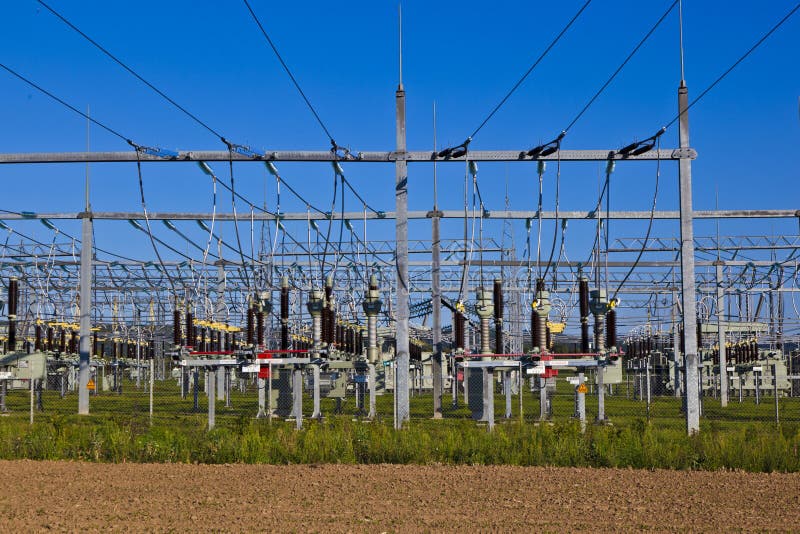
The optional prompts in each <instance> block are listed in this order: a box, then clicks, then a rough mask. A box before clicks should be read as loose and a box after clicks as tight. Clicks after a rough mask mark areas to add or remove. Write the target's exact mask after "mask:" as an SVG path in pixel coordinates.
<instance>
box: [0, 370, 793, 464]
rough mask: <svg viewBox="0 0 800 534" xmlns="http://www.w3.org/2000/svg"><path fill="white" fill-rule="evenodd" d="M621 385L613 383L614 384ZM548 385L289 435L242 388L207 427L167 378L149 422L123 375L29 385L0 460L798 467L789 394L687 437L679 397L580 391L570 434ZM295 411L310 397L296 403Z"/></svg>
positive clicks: (565, 412) (383, 407) (417, 400)
mask: <svg viewBox="0 0 800 534" xmlns="http://www.w3.org/2000/svg"><path fill="white" fill-rule="evenodd" d="M623 387H624V385H623ZM571 391H572V390H571V387H570V386H569V385H568V384H566V383H565V382H562V385H561V386H559V389H558V391H557V394H556V395H555V396H554V398H553V414H554V415H553V418H552V420H551V421H548V422H540V421H538V418H539V401H538V396H535V395H534V394H532V393H531V392H530V391H524V392H523V399H522V417H520V413H519V397H517V396H514V397H513V402H512V408H513V410H512V417H511V418H510V419H505V418H504V410H505V400H504V397H503V396H502V395H501V394H499V393H497V394H496V395H495V408H496V414H495V415H496V422H497V424H496V426H495V429H494V431H493V432H491V433H490V432H487V429H486V427H485V425H482V424H480V423H477V422H475V421H472V420H471V419H470V412H469V410H468V409H467V407H465V406H464V405H463V402H460V404H459V406H458V407H456V408H453V407H452V405H451V402H450V398H449V396H448V397H445V399H444V403H443V404H444V418H443V419H442V420H434V419H432V417H431V416H432V415H433V409H432V397H431V395H429V394H428V395H424V394H423V395H415V396H412V397H411V407H412V418H411V421H410V422H409V423H408V424H407V425H406V427H405V428H404V429H403V430H401V431H395V430H394V429H393V428H392V413H393V410H392V396H391V395H390V394H387V395H383V396H379V397H378V399H377V406H378V414H379V415H378V418H377V419H376V420H375V421H371V422H369V421H363V420H361V418H359V417H356V409H355V408H356V406H355V400H354V399H353V398H352V397H348V398H347V399H346V400H345V401H344V403H343V405H342V413H341V414H340V415H335V414H334V410H335V403H334V400H333V399H323V400H322V411H323V414H324V418H323V420H321V421H315V420H310V419H307V420H305V421H304V428H303V430H296V429H295V428H294V423H293V422H287V421H283V420H280V419H273V420H270V419H259V420H256V419H255V417H254V416H255V413H256V408H257V405H256V404H257V400H256V399H257V398H256V392H255V391H254V390H253V389H252V388H251V389H250V390H249V391H246V392H240V391H238V390H236V389H234V390H233V391H232V392H231V406H230V407H226V406H225V402H224V401H218V402H217V404H216V412H217V419H216V420H217V426H216V428H215V429H214V430H212V431H209V430H208V426H207V411H206V410H207V406H208V405H207V399H206V397H205V394H204V393H203V392H202V391H201V392H200V395H199V411H197V412H195V411H193V401H192V396H191V395H188V396H187V397H186V398H181V396H180V393H179V390H178V389H177V387H176V385H175V381H172V380H170V381H164V382H156V389H155V391H154V418H153V420H152V421H151V420H150V418H149V391H147V390H146V389H137V388H136V387H135V384H134V383H132V382H126V383H125V384H124V385H123V393H122V394H117V393H114V392H101V393H100V394H98V395H96V396H92V397H91V414H92V415H90V416H88V417H87V416H84V417H81V416H77V415H75V412H76V410H77V395H76V394H75V393H74V392H72V393H70V394H68V395H67V396H66V397H65V398H63V399H62V398H60V396H59V395H58V393H56V392H52V391H45V392H44V393H43V405H44V410H43V411H35V413H34V418H35V420H34V424H33V425H32V426H31V425H30V424H29V422H28V417H29V407H30V394H29V392H27V391H10V392H9V394H8V398H7V407H8V409H9V413H7V414H5V415H3V416H0V458H4V459H15V458H31V459H71V460H75V459H80V460H89V461H111V462H119V461H136V462H151V461H155V462H207V463H226V462H248V463H250V462H253V463H320V462H335V463H382V462H389V463H445V464H511V465H558V466H618V467H638V468H658V467H660V468H672V469H723V468H724V469H745V470H750V471H776V470H777V471H798V470H800V456H798V445H800V424H798V417H797V410H798V407H800V406H799V405H800V402H798V401H800V399H780V403H781V410H782V413H783V414H784V416H785V417H782V419H781V421H782V422H781V424H780V425H776V424H775V422H774V401H773V399H772V398H771V397H767V398H765V399H763V402H762V404H760V405H758V406H756V405H755V404H754V401H753V399H745V402H744V403H743V404H741V405H740V404H739V403H738V402H733V403H731V405H730V406H729V407H728V408H727V409H725V410H722V409H721V408H719V404H718V401H716V400H715V399H711V398H706V399H704V410H705V415H706V416H707V417H705V418H703V419H702V426H701V428H702V430H701V432H700V434H699V435H697V436H691V437H690V436H687V435H686V433H685V431H684V420H683V416H682V414H681V411H680V400H679V399H675V398H672V397H657V398H654V401H653V403H652V405H651V409H650V412H649V416H650V417H649V419H648V417H647V416H648V414H647V410H646V408H645V403H644V402H642V401H638V400H631V399H628V398H626V396H625V395H624V389H623V390H622V392H623V394H621V395H613V396H607V397H606V412H607V415H608V423H607V424H603V425H595V424H591V422H592V420H593V418H594V416H595V414H596V397H594V396H591V395H587V416H588V419H589V421H590V424H589V425H588V426H587V428H586V430H585V431H584V432H582V431H581V428H580V425H579V424H578V423H577V421H575V420H574V419H573V418H572V413H573V410H574V405H573V400H574V397H573V395H572V393H571ZM304 408H305V410H304V411H305V413H306V415H307V416H308V415H310V413H311V399H310V398H308V397H307V398H305V399H304Z"/></svg>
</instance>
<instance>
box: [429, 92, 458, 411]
mask: <svg viewBox="0 0 800 534" xmlns="http://www.w3.org/2000/svg"><path fill="white" fill-rule="evenodd" d="M433 151H434V152H436V103H434V104H433ZM438 186H439V184H438V183H437V180H436V162H434V163H433V211H432V212H431V307H432V311H433V362H432V365H431V371H432V374H433V418H434V419H440V418H441V417H442V394H443V393H444V391H443V382H442V289H441V271H442V267H441V261H442V255H441V237H440V234H439V215H440V213H441V212H440V211H439V203H438V198H437V197H438ZM453 374H454V375H455V371H454V372H453Z"/></svg>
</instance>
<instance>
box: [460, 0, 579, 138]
mask: <svg viewBox="0 0 800 534" xmlns="http://www.w3.org/2000/svg"><path fill="white" fill-rule="evenodd" d="M591 3H592V0H587V1H586V2H585V3H584V4H583V5H582V6H581V8H580V9H579V10H578V12H577V13H575V15H573V16H572V18H571V19H570V20H569V22H568V23H567V25H566V26H564V28H562V29H561V31H560V32H559V33H558V35H556V37H555V39H553V40H552V41H551V42H550V44H549V45H548V46H547V48H545V49H544V52H542V53H541V55H540V56H539V57H538V58H536V61H534V62H533V64H532V65H531V66H530V67H529V68H528V70H527V71H525V74H523V75H522V77H521V78H520V79H519V80H518V81H517V83H515V84H514V86H513V87H512V88H511V89H510V90H509V91H508V93H506V95H505V96H504V97H503V98H502V100H500V102H498V103H497V105H496V106H495V107H494V108H493V109H492V111H491V112H490V113H489V115H487V116H486V118H485V119H483V122H481V123H480V125H479V126H478V127H477V128H475V131H474V132H472V134H471V135H470V136H469V138H468V139H472V138H473V137H475V136H476V135H477V134H478V132H480V131H481V129H482V128H483V127H484V126H485V125H486V123H487V122H489V120H490V119H491V118H492V117H494V115H495V113H497V112H498V111H499V110H500V108H501V107H502V106H503V104H505V103H506V101H507V100H508V99H509V98H510V97H511V95H512V94H514V91H516V90H517V89H518V88H519V86H520V85H522V83H523V82H524V81H525V79H526V78H527V77H528V76H529V75H530V74H531V72H533V70H534V69H535V68H536V67H537V66H538V65H539V63H541V61H542V60H543V59H544V57H545V56H546V55H547V54H548V53H549V52H550V50H551V49H552V48H553V47H554V46H555V45H556V43H558V41H559V40H560V39H561V37H563V35H564V34H565V33H567V30H569V28H570V27H571V26H572V24H573V23H574V22H575V21H576V20H577V19H578V17H579V16H580V15H581V13H583V11H584V10H585V9H586V8H587V7H589V4H591Z"/></svg>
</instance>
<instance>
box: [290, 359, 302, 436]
mask: <svg viewBox="0 0 800 534" xmlns="http://www.w3.org/2000/svg"><path fill="white" fill-rule="evenodd" d="M292 404H293V409H292V411H293V412H294V413H293V414H292V415H294V418H295V422H296V426H297V429H298V430H300V429H301V428H303V370H302V369H300V368H299V367H298V368H296V369H294V370H293V371H292Z"/></svg>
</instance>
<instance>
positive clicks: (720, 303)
mask: <svg viewBox="0 0 800 534" xmlns="http://www.w3.org/2000/svg"><path fill="white" fill-rule="evenodd" d="M724 264H725V262H722V261H720V260H717V261H715V262H714V267H715V268H716V271H717V272H716V274H717V336H718V338H717V343H718V344H719V389H720V392H719V401H720V405H721V406H722V407H723V408H724V407H725V406H727V405H728V355H727V353H726V352H725V317H724V315H725V291H724V290H723V288H722V266H723V265H724Z"/></svg>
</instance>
